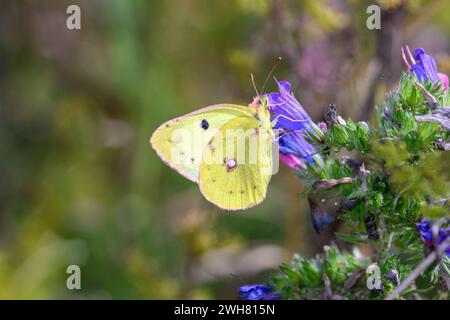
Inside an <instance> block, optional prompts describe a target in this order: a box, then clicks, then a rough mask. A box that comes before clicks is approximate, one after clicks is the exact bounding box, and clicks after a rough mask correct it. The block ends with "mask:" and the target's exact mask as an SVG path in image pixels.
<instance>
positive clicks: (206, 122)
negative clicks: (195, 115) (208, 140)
mask: <svg viewBox="0 0 450 320" xmlns="http://www.w3.org/2000/svg"><path fill="white" fill-rule="evenodd" d="M200 125H201V127H202V129H203V130H207V129H208V128H209V123H208V121H206V120H205V119H203V120H202V123H201V124H200Z"/></svg>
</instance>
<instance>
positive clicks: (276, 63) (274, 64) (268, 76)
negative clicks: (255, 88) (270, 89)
mask: <svg viewBox="0 0 450 320" xmlns="http://www.w3.org/2000/svg"><path fill="white" fill-rule="evenodd" d="M282 60H283V58H281V57H277V58H276V59H275V62H274V63H273V66H272V69H270V71H269V73H268V74H267V77H266V79H265V80H264V83H263V86H262V88H261V92H264V88H265V87H266V84H267V81H269V78H270V77H271V76H272V74H273V72H274V71H275V69H276V68H277V67H278V65H279V64H280V62H281V61H282Z"/></svg>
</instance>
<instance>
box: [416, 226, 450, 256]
mask: <svg viewBox="0 0 450 320" xmlns="http://www.w3.org/2000/svg"><path fill="white" fill-rule="evenodd" d="M416 228H417V230H418V231H419V233H420V238H421V239H422V242H423V243H424V244H425V246H426V247H427V248H430V249H433V248H434V241H433V232H432V230H431V224H430V221H429V220H426V219H424V220H422V221H420V222H419V223H417V224H416ZM449 236H450V227H446V228H445V227H443V228H440V229H439V232H438V239H437V244H438V245H440V244H441V243H442V242H444V241H445V240H446V239H447V238H448V237H449ZM445 253H446V254H447V256H449V257H450V246H448V247H447V248H446V249H445Z"/></svg>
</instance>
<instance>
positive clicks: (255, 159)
mask: <svg viewBox="0 0 450 320" xmlns="http://www.w3.org/2000/svg"><path fill="white" fill-rule="evenodd" d="M239 139H240V140H239ZM242 139H244V140H242ZM255 141H256V145H255ZM230 146H231V147H230ZM271 146H272V144H271V137H270V134H269V132H268V130H267V128H266V129H264V128H262V127H261V124H260V122H259V121H258V120H257V119H256V118H255V117H254V115H243V116H240V117H236V118H234V119H231V120H229V121H228V122H227V123H226V124H225V125H224V126H223V127H222V128H221V129H220V130H219V131H218V132H217V133H216V135H214V137H212V138H211V140H210V142H209V143H208V146H207V148H206V149H205V151H204V153H203V161H202V163H201V165H200V182H199V185H200V190H201V192H202V194H203V195H204V196H205V198H206V199H207V200H209V201H210V202H212V203H214V204H215V205H217V206H218V207H220V208H222V209H225V210H242V209H246V208H250V207H253V206H255V205H257V204H259V203H260V202H262V201H263V200H264V198H265V196H266V191H267V186H268V184H269V181H270V177H271V169H272V154H271V152H272V149H271ZM233 161H235V162H233ZM234 165H235V166H234Z"/></svg>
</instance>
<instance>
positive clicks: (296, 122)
mask: <svg viewBox="0 0 450 320" xmlns="http://www.w3.org/2000/svg"><path fill="white" fill-rule="evenodd" d="M278 88H279V92H272V93H269V94H267V95H266V96H265V97H266V98H267V100H268V105H269V108H270V111H271V112H273V116H272V119H271V120H272V121H274V120H276V123H275V125H274V129H279V130H280V140H279V145H280V159H281V161H282V162H283V163H285V164H286V165H288V166H290V167H292V168H294V169H298V168H306V166H305V162H309V163H312V162H313V155H314V154H315V153H316V149H315V148H314V146H312V145H311V144H310V143H308V142H307V141H306V140H305V138H304V136H303V134H305V133H306V132H307V130H308V131H310V132H321V131H320V129H319V127H317V125H316V124H315V123H314V122H313V121H312V120H311V118H310V117H309V115H308V114H307V113H306V111H305V109H303V107H302V105H301V104H300V102H298V100H297V99H295V97H294V95H293V94H292V93H291V84H290V83H289V82H287V81H280V82H278ZM316 157H318V156H317V155H316Z"/></svg>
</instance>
